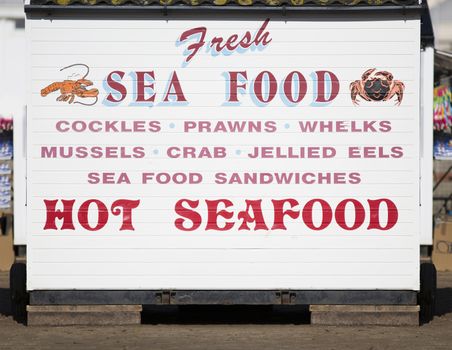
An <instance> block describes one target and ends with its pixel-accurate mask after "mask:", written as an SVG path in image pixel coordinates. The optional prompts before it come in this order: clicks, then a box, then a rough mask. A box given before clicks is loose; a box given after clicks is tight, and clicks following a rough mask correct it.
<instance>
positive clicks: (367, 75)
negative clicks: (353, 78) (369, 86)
mask: <svg viewBox="0 0 452 350" xmlns="http://www.w3.org/2000/svg"><path fill="white" fill-rule="evenodd" d="M376 70H377V68H371V69H368V70H366V71H365V72H364V73H363V75H362V76H361V79H362V80H363V81H364V80H366V79H367V78H369V77H370V76H371V74H372V73H373V72H375V71H376Z"/></svg>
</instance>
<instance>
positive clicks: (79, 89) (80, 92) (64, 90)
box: [41, 63, 99, 106]
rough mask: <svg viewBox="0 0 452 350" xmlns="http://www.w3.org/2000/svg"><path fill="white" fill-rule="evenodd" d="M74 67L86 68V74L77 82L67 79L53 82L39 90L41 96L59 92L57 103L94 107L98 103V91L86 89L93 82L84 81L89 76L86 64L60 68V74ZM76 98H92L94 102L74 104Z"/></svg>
mask: <svg viewBox="0 0 452 350" xmlns="http://www.w3.org/2000/svg"><path fill="white" fill-rule="evenodd" d="M75 66H82V67H85V68H86V74H85V75H84V76H83V77H82V78H81V79H78V80H69V79H68V80H64V81H60V82H54V83H52V84H50V85H48V86H46V87H45V88H44V89H42V90H41V96H42V97H45V96H47V95H48V94H51V93H52V92H55V91H58V90H59V91H60V96H58V97H57V98H56V100H57V101H62V102H68V103H74V104H76V103H78V104H81V105H84V106H93V105H95V104H96V103H97V101H98V95H99V90H98V89H96V88H92V89H87V86H91V85H93V82H92V81H91V80H88V79H86V77H87V76H88V74H89V67H88V66H87V65H86V64H83V63H75V64H71V65H70V66H67V67H63V68H61V69H60V72H61V71H63V70H65V69H68V68H71V67H75ZM76 96H77V97H81V98H87V97H92V98H95V101H94V102H93V103H83V102H79V101H75V102H74V100H75V97H76Z"/></svg>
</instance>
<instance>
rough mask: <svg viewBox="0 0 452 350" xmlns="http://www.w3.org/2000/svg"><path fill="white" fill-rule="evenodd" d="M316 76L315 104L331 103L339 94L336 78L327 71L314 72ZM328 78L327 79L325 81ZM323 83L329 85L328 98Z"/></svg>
mask: <svg viewBox="0 0 452 350" xmlns="http://www.w3.org/2000/svg"><path fill="white" fill-rule="evenodd" d="M315 74H316V75H317V97H316V99H315V102H331V101H333V100H334V99H335V98H336V97H337V95H338V94H339V79H338V78H337V76H336V75H335V74H334V73H332V72H329V71H326V70H321V71H317V72H315ZM327 77H328V79H327ZM325 81H328V82H329V83H330V88H331V92H330V95H329V96H328V98H327V97H326V91H325V89H326V85H325Z"/></svg>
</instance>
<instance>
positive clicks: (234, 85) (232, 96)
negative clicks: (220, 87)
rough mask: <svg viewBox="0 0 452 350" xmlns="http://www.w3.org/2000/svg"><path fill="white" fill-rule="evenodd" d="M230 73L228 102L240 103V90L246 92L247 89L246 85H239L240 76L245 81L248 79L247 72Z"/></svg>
mask: <svg viewBox="0 0 452 350" xmlns="http://www.w3.org/2000/svg"><path fill="white" fill-rule="evenodd" d="M228 73H229V99H228V102H239V99H238V96H237V94H238V89H241V90H244V89H245V88H246V83H243V84H240V85H239V84H238V79H239V75H240V76H241V77H243V78H244V79H245V80H246V79H248V78H247V76H246V71H241V72H228Z"/></svg>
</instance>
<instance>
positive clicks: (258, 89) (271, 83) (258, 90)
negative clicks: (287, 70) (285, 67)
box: [253, 71, 278, 103]
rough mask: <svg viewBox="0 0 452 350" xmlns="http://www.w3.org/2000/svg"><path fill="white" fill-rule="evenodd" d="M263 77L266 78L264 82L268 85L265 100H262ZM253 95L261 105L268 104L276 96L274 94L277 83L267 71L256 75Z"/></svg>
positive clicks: (276, 89)
mask: <svg viewBox="0 0 452 350" xmlns="http://www.w3.org/2000/svg"><path fill="white" fill-rule="evenodd" d="M264 75H266V76H267V77H268V79H267V80H266V82H267V83H268V96H267V98H264V96H263V86H262V85H263V82H264ZM253 90H254V95H255V96H256V98H257V99H258V100H259V101H260V102H262V103H268V102H270V101H271V100H273V99H274V98H275V96H276V92H277V91H278V83H277V82H276V78H275V76H274V75H273V74H272V73H271V72H269V71H263V72H261V73H259V74H258V76H257V77H256V80H255V81H254V86H253Z"/></svg>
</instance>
